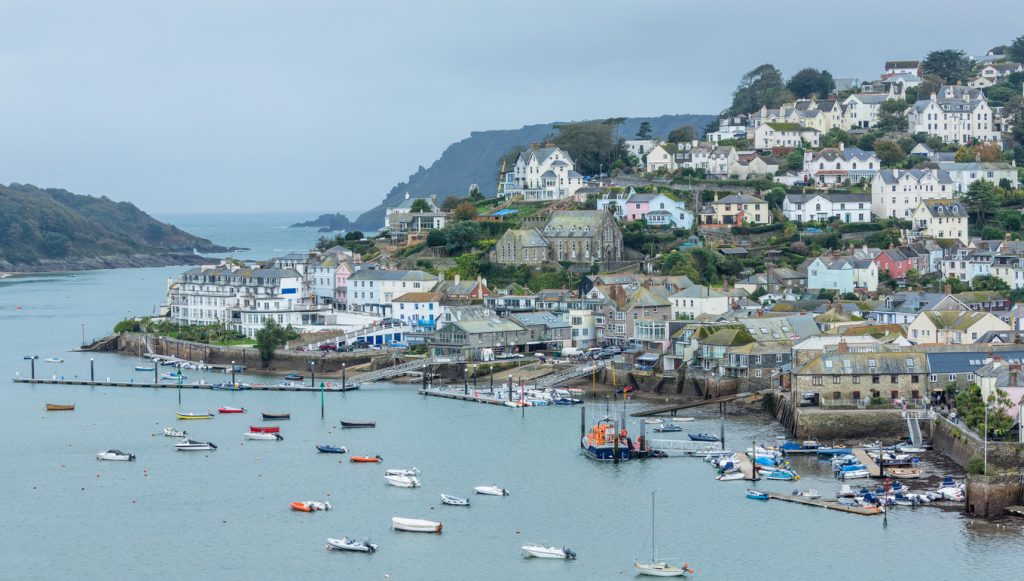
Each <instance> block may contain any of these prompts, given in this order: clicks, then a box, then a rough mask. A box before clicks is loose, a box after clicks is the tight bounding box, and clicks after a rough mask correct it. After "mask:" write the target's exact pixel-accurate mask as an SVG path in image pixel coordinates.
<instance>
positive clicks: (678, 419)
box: [665, 418, 697, 422]
mask: <svg viewBox="0 0 1024 581" xmlns="http://www.w3.org/2000/svg"><path fill="white" fill-rule="evenodd" d="M665 419H666V420H667V421H670V422H695V421H697V418H665Z"/></svg>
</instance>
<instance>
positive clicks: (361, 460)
mask: <svg viewBox="0 0 1024 581" xmlns="http://www.w3.org/2000/svg"><path fill="white" fill-rule="evenodd" d="M383 460H384V459H383V458H381V457H380V456H352V457H351V458H349V461H351V462H356V463H362V464H365V463H370V462H381V461H383Z"/></svg>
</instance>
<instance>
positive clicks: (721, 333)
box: [700, 328, 754, 347]
mask: <svg viewBox="0 0 1024 581" xmlns="http://www.w3.org/2000/svg"><path fill="white" fill-rule="evenodd" d="M752 342H754V338H753V337H751V336H750V333H748V332H747V330H746V329H737V328H729V329H719V330H718V331H715V332H714V333H713V334H712V335H711V336H709V337H708V338H706V339H701V341H700V344H701V345H712V346H717V347H734V346H738V345H745V344H747V343H752Z"/></svg>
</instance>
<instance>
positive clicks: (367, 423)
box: [341, 420, 377, 428]
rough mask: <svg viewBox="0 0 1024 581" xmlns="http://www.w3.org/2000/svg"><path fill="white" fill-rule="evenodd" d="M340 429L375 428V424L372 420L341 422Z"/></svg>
mask: <svg viewBox="0 0 1024 581" xmlns="http://www.w3.org/2000/svg"><path fill="white" fill-rule="evenodd" d="M341 427H343V428H376V427H377V422H376V421H374V420H351V421H349V420H341Z"/></svg>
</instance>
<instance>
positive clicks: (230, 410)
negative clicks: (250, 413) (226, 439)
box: [217, 406, 245, 414]
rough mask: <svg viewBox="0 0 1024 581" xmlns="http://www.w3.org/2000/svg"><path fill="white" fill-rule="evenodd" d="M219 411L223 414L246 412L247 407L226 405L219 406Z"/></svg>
mask: <svg viewBox="0 0 1024 581" xmlns="http://www.w3.org/2000/svg"><path fill="white" fill-rule="evenodd" d="M217 413H221V414H244V413H245V408H231V407H227V406H224V407H219V408H217Z"/></svg>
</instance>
